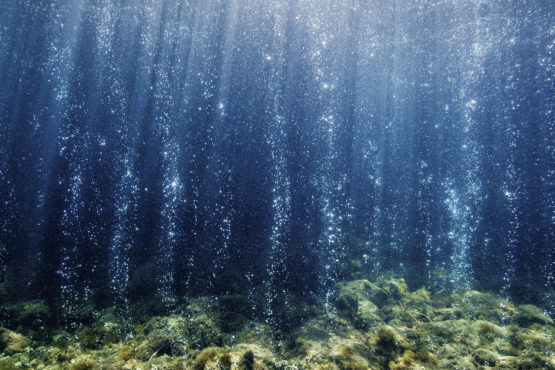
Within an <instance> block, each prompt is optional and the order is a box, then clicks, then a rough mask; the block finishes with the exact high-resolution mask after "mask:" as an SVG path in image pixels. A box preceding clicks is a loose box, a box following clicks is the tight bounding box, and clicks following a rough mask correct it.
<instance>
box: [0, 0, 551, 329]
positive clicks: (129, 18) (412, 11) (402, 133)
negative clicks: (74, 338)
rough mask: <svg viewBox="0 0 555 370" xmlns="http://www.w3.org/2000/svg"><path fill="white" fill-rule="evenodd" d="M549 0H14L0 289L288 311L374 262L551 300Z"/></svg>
mask: <svg viewBox="0 0 555 370" xmlns="http://www.w3.org/2000/svg"><path fill="white" fill-rule="evenodd" d="M554 10H555V3H554V2H552V1H549V0H545V1H541V0H537V1H518V2H516V1H514V2H507V1H480V0H476V1H455V0H436V1H432V0H425V1H408V0H406V1H385V0H379V1H372V2H367V1H359V0H336V1H332V0H294V1H284V0H281V1H280V0H265V1H253V0H225V1H224V0H203V1H195V0H189V1H186V0H183V1H175V0H133V1H131V0H128V1H113V0H65V1H64V0H56V1H46V0H44V1H42V0H0V200H1V202H0V282H1V283H2V289H1V291H2V299H4V300H11V301H18V300H28V299H42V300H45V301H46V302H48V304H49V305H50V306H51V307H58V308H60V309H61V311H63V312H68V313H69V315H70V316H69V317H70V318H71V317H72V318H71V320H78V319H79V318H78V310H79V307H81V306H83V305H92V306H94V307H96V308H97V309H102V308H106V307H109V306H112V305H116V306H117V307H120V308H122V311H121V312H124V314H125V310H126V309H127V308H128V306H129V305H131V304H136V303H141V302H148V301H152V300H155V301H156V302H159V306H156V307H154V306H153V307H149V308H148V309H149V310H151V311H152V312H159V311H164V310H166V309H171V308H172V307H175V306H176V305H177V304H179V302H180V301H182V300H183V299H184V298H185V297H188V296H194V295H206V294H230V293H237V292H239V293H241V294H247V295H248V296H249V297H251V299H252V300H253V302H254V301H256V298H254V295H256V294H263V296H264V301H265V302H266V303H265V305H263V308H262V310H263V311H264V315H266V316H267V317H268V318H269V320H270V321H271V320H274V318H275V320H278V321H279V320H280V317H281V316H280V315H281V313H280V312H281V309H282V308H283V307H284V306H287V305H288V301H287V294H286V292H293V293H296V294H302V295H304V296H305V297H320V298H322V297H324V298H325V297H327V296H328V295H329V294H330V290H329V288H330V287H331V286H332V285H333V284H334V283H335V282H337V281H339V280H342V279H347V278H351V277H352V276H351V275H352V273H353V269H354V268H355V267H353V266H356V268H357V269H358V271H359V272H360V271H362V272H363V273H365V274H366V275H367V276H377V275H379V274H381V273H384V272H386V271H393V272H395V273H398V274H400V275H401V276H404V277H405V278H406V280H407V282H408V284H409V286H410V287H411V288H415V287H418V286H421V285H424V286H426V287H428V289H430V290H432V291H440V290H442V289H446V290H448V291H459V290H466V289H478V288H479V289H482V290H489V291H493V292H496V293H498V294H501V295H502V296H505V297H508V298H510V299H512V300H515V301H517V302H522V303H534V304H537V305H540V306H542V307H544V308H546V309H548V310H549V309H553V307H554V306H553V305H554V302H555V294H554V287H555V275H554V270H553V266H554V263H555V248H554V246H555V237H554V236H555V233H554V232H555V227H554V225H555V145H554V143H555V119H554V112H553V111H554V108H555V94H554V92H555V85H554V78H555V64H554V52H555V12H554ZM257 292H263V293H257ZM71 315H73V316H71Z"/></svg>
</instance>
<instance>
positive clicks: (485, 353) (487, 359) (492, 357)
mask: <svg viewBox="0 0 555 370" xmlns="http://www.w3.org/2000/svg"><path fill="white" fill-rule="evenodd" d="M473 356H474V360H476V362H477V363H478V364H480V365H486V366H495V365H496V364H497V363H498V362H499V359H500V358H499V355H498V354H497V353H495V352H493V351H489V350H487V349H484V348H478V349H477V350H475V351H474V353H473Z"/></svg>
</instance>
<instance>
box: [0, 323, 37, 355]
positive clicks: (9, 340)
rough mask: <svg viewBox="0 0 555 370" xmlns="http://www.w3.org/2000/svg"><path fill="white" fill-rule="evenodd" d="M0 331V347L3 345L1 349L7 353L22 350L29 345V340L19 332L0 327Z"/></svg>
mask: <svg viewBox="0 0 555 370" xmlns="http://www.w3.org/2000/svg"><path fill="white" fill-rule="evenodd" d="M0 331H2V343H1V344H3V345H0V347H4V348H3V351H4V352H6V353H8V354H13V353H17V352H23V351H24V350H25V348H27V347H29V346H30V345H31V340H30V339H29V338H27V337H25V336H23V335H21V334H18V333H16V332H14V331H11V330H9V329H0Z"/></svg>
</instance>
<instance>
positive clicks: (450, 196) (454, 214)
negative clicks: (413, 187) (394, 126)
mask: <svg viewBox="0 0 555 370" xmlns="http://www.w3.org/2000/svg"><path fill="white" fill-rule="evenodd" d="M480 6H481V4H480V3H479V2H478V3H476V4H471V5H470V6H469V7H468V8H466V7H462V8H459V9H457V10H458V12H460V13H462V14H466V15H467V16H466V17H465V19H466V24H456V25H455V27H456V32H457V34H456V35H455V36H454V37H453V39H452V40H450V42H454V43H455V44H463V45H466V46H467V49H465V50H464V51H462V53H461V55H458V57H459V61H458V63H459V66H460V67H459V68H460V71H459V74H460V76H459V79H460V80H458V81H457V84H456V87H454V88H455V89H458V96H457V97H456V98H455V99H454V101H453V103H454V104H451V105H449V104H446V105H445V107H444V109H445V110H446V111H449V110H450V109H454V110H455V112H456V113H454V117H453V121H452V124H453V125H455V127H454V128H452V129H451V130H452V131H451V135H453V137H455V138H458V139H459V140H458V141H457V142H455V145H457V146H458V147H452V148H451V150H454V151H455V153H456V154H454V157H455V158H456V161H457V162H458V163H457V165H455V166H454V167H452V169H453V172H451V171H449V170H447V171H446V178H445V179H444V180H443V183H442V185H443V187H444V189H445V196H446V199H445V205H446V207H447V208H448V212H449V216H450V223H449V231H448V239H449V241H450V242H451V243H452V246H453V247H452V252H451V254H452V255H451V266H450V270H451V277H450V281H451V283H453V287H454V289H457V290H458V289H462V290H467V289H469V288H470V287H471V286H472V285H473V278H474V273H473V270H472V263H471V255H470V254H471V253H472V251H473V250H475V248H476V247H477V244H476V239H475V232H476V229H477V227H478V225H479V224H480V222H481V220H480V217H481V214H482V213H483V211H482V208H481V203H482V199H483V192H482V186H481V180H480V177H479V172H480V168H479V166H480V162H481V161H480V158H481V156H483V155H484V153H483V148H481V147H480V144H479V143H478V140H477V139H478V136H479V132H480V128H479V125H480V122H477V120H476V118H475V112H476V110H479V109H485V108H484V107H483V106H482V104H483V103H482V102H480V101H479V99H480V98H479V96H480V93H481V92H480V91H478V90H477V88H476V87H477V86H478V83H479V80H480V78H481V76H483V74H484V67H483V62H484V58H485V56H486V55H487V53H488V52H489V50H490V49H491V47H492V42H493V41H492V36H491V35H490V34H489V33H488V32H487V30H486V27H485V24H487V21H488V19H487V18H486V19H484V18H481V17H479V16H477V12H478V9H479V8H480ZM469 20H470V21H469ZM455 89H454V90H455ZM453 105H455V106H453Z"/></svg>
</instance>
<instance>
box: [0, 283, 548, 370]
mask: <svg viewBox="0 0 555 370" xmlns="http://www.w3.org/2000/svg"><path fill="white" fill-rule="evenodd" d="M332 292H333V294H331V297H332V298H330V299H329V302H328V304H327V305H326V304H325V302H323V303H321V304H310V305H309V304H307V305H302V304H301V305H299V304H296V305H295V307H301V308H300V309H298V310H297V311H293V312H290V313H289V315H290V317H292V318H293V321H295V322H298V325H294V326H290V327H289V329H287V330H284V331H281V332H280V330H279V328H277V327H276V326H275V325H270V324H271V320H267V321H268V322H270V324H268V323H266V322H264V320H256V319H254V318H252V317H250V316H251V315H250V314H249V312H251V310H250V307H249V303H248V300H247V298H246V297H245V296H241V295H237V294H235V295H227V296H221V297H196V298H191V299H189V300H188V303H187V304H185V305H183V306H180V307H178V308H177V309H175V310H174V311H173V312H172V314H170V315H168V316H157V317H151V318H145V317H139V318H135V319H134V320H133V323H132V324H130V323H127V324H125V323H122V322H121V320H118V319H117V318H116V315H115V314H114V309H113V308H112V309H107V310H105V311H103V312H102V313H101V314H99V315H97V318H96V320H95V321H94V322H93V323H91V324H90V325H87V326H80V327H78V328H77V329H75V330H70V331H68V330H67V329H62V328H47V327H45V326H44V322H46V321H48V317H49V316H50V315H52V313H50V312H49V311H48V308H47V307H46V306H45V305H44V304H43V303H42V302H40V301H34V302H24V303H17V304H12V305H7V306H6V307H4V310H6V313H9V314H10V315H11V317H12V320H11V321H12V325H11V327H10V328H3V329H1V340H0V349H1V350H2V355H1V356H0V369H72V370H81V369H552V368H555V357H554V354H555V344H554V341H553V336H554V334H555V326H554V323H553V320H552V319H551V318H550V317H549V316H548V315H547V314H545V313H544V312H543V311H542V310H541V309H540V308H538V307H536V306H533V305H528V304H524V305H518V304H514V303H512V302H509V301H507V300H505V299H503V298H501V297H500V296H497V295H494V294H491V293H486V292H480V291H475V290H469V291H466V292H459V293H452V294H445V293H443V292H438V293H435V294H431V293H430V292H428V291H427V290H426V289H425V288H420V289H417V290H414V291H409V289H408V287H407V284H406V282H405V280H404V279H403V278H399V277H395V276H393V275H382V276H380V277H378V278H377V279H374V281H369V280H367V279H358V280H351V281H343V282H339V283H337V284H336V285H335V286H334V287H333V290H332Z"/></svg>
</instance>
